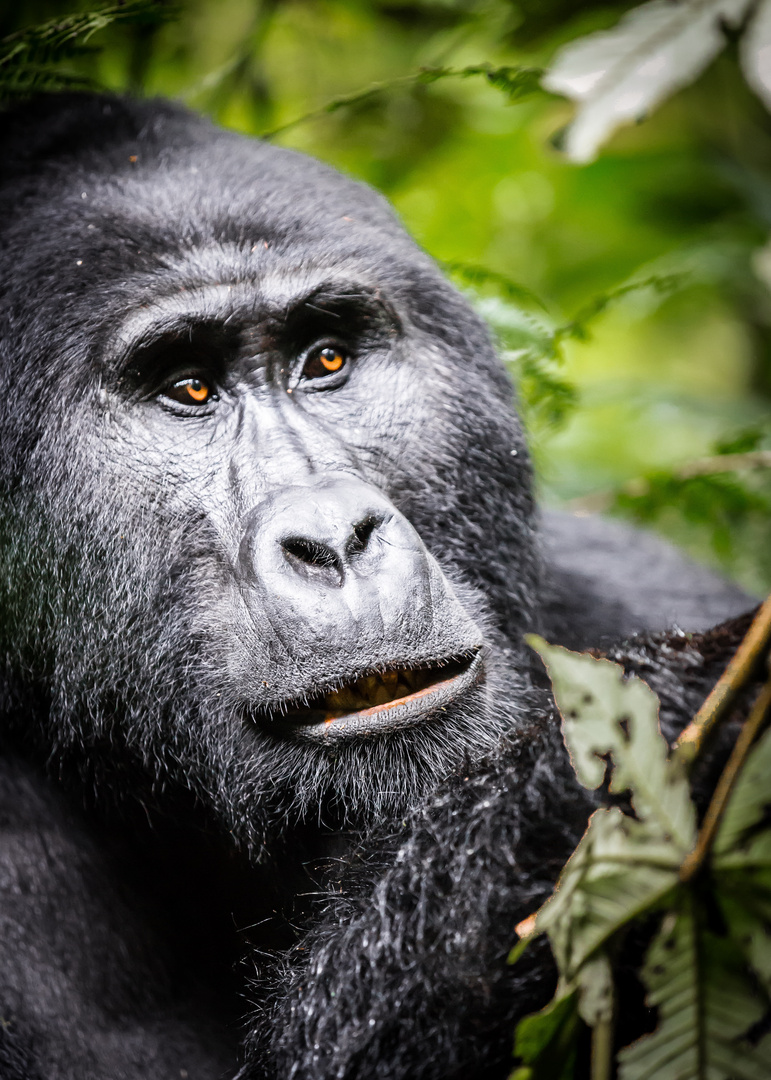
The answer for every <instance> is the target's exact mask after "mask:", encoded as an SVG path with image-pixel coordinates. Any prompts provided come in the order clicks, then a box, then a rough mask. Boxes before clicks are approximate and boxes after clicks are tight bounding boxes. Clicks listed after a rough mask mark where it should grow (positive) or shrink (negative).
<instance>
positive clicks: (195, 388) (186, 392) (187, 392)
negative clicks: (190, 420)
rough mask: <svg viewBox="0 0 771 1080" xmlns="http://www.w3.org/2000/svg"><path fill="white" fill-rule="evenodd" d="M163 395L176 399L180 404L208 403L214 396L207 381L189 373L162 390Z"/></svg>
mask: <svg viewBox="0 0 771 1080" xmlns="http://www.w3.org/2000/svg"><path fill="white" fill-rule="evenodd" d="M163 393H164V396H165V397H167V398H171V400H172V401H178V402H179V404H180V405H208V403H209V402H210V401H211V400H212V399H213V398H214V392H213V391H212V389H211V387H210V386H209V384H208V383H206V382H204V381H203V379H199V378H198V376H196V375H191V376H190V377H189V378H186V379H178V380H177V382H175V383H173V384H172V385H171V386H169V387H167V389H166V390H164V391H163Z"/></svg>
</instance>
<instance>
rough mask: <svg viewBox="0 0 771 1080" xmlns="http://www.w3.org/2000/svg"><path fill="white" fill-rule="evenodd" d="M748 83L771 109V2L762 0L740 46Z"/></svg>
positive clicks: (770, 0)
mask: <svg viewBox="0 0 771 1080" xmlns="http://www.w3.org/2000/svg"><path fill="white" fill-rule="evenodd" d="M739 55H740V56H741V62H742V69H743V71H744V74H745V76H746V79H747V82H748V83H749V84H750V86H751V87H752V89H753V90H754V91H755V92H756V94H757V95H758V96H759V97H760V99H761V100H762V101H763V103H764V104H765V106H766V108H768V109H771V0H760V3H759V4H758V6H757V8H756V10H755V14H754V15H753V16H752V19H751V20H750V25H749V26H748V28H747V30H746V32H745V33H744V35H743V37H742V41H741V45H740V51H739Z"/></svg>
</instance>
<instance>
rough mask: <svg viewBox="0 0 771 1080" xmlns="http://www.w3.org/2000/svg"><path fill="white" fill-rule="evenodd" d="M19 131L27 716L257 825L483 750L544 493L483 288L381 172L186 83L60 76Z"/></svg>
mask: <svg viewBox="0 0 771 1080" xmlns="http://www.w3.org/2000/svg"><path fill="white" fill-rule="evenodd" d="M5 128H6V131H5V134H4V135H3V136H2V137H0V144H1V145H2V156H1V157H0V160H2V161H3V162H5V164H4V165H3V166H2V172H1V173H0V222H2V224H1V225H0V243H1V244H2V246H1V248H0V290H1V291H2V294H3V295H4V298H5V299H4V303H3V311H2V314H0V398H1V399H2V400H1V401H0V431H2V434H1V435H0V440H2V445H1V446H0V450H2V462H1V463H0V479H1V481H2V489H1V494H2V506H3V512H2V521H1V522H0V533H1V535H0V542H1V543H2V560H3V563H2V582H1V583H0V613H1V615H2V627H1V628H0V635H1V637H0V642H1V644H2V655H3V657H4V663H5V670H6V696H7V698H8V703H7V704H8V709H9V710H10V711H11V712H12V713H13V715H15V716H16V718H17V727H18V730H19V731H21V732H22V733H26V735H27V737H30V738H34V739H35V740H36V741H37V742H38V743H39V744H40V749H41V751H42V752H43V753H44V754H46V755H47V756H49V757H50V758H51V760H53V761H55V762H57V763H58V767H60V768H64V767H65V765H64V763H66V762H67V761H69V760H72V761H75V762H77V764H78V767H79V769H80V770H81V771H84V770H85V771H90V770H93V769H96V768H98V769H99V770H100V771H101V772H102V773H105V772H106V773H107V774H108V775H109V776H110V777H111V778H112V780H111V783H110V784H107V785H106V786H107V787H108V788H112V789H113V790H115V791H116V792H119V791H120V790H121V789H122V788H125V787H127V786H128V785H129V781H127V780H126V777H128V776H131V777H132V779H131V781H130V785H131V786H132V790H135V788H136V783H137V781H136V779H135V778H136V775H137V773H141V774H142V775H144V776H146V777H147V778H148V781H149V782H152V783H153V784H154V786H155V789H156V793H157V792H160V791H162V790H163V789H165V788H166V787H167V786H169V785H174V784H181V785H184V786H185V787H187V788H188V789H191V790H192V791H193V792H194V793H195V794H196V795H197V796H198V797H199V798H200V799H202V800H203V801H204V802H205V803H206V804H207V805H208V806H210V807H211V808H212V810H213V811H214V812H215V813H216V814H217V815H218V816H219V818H220V820H221V822H222V823H223V824H224V825H225V826H226V827H227V828H228V829H229V830H230V831H232V832H233V833H234V834H235V835H236V836H237V837H238V838H239V839H240V840H241V841H242V842H245V843H247V844H248V845H249V846H254V845H259V844H261V843H265V842H266V838H267V836H268V834H269V832H270V830H271V828H273V827H283V826H285V824H286V822H287V821H291V820H302V819H305V818H309V817H312V818H319V819H326V820H335V821H338V822H339V821H340V820H352V819H353V820H357V821H362V820H366V819H370V818H372V817H375V816H378V815H381V814H383V813H386V812H391V811H394V810H400V809H401V808H402V807H404V806H405V805H406V804H407V803H408V802H409V801H411V800H412V799H414V798H415V796H416V795H417V794H418V793H419V792H421V791H423V790H425V788H426V787H427V786H428V785H431V784H433V783H435V782H436V781H437V780H438V779H440V778H441V777H442V776H444V775H446V774H447V773H448V772H450V771H451V770H452V769H454V768H458V767H459V766H461V765H462V764H463V763H464V762H465V761H467V760H475V759H478V758H479V757H481V756H482V755H484V754H485V753H487V752H488V751H490V750H491V749H492V747H493V746H494V744H495V742H496V740H497V739H498V737H499V736H500V734H501V732H502V730H503V729H504V728H505V727H509V726H510V725H511V724H512V723H513V722H514V721H515V720H516V717H517V711H518V706H517V690H518V689H519V688H520V681H519V678H518V676H517V671H518V669H519V667H520V665H521V660H520V652H519V649H520V646H519V639H520V636H521V632H522V630H523V629H524V628H525V627H526V626H527V624H528V621H529V618H530V612H531V608H532V602H533V591H534V578H535V560H534V556H533V541H532V504H531V498H530V487H529V466H528V463H527V455H526V451H525V448H524V446H523V442H522V437H521V433H520V429H519V426H518V423H517V420H516V417H515V414H514V411H513V407H512V403H511V397H512V394H511V388H510V386H509V384H508V381H507V380H506V378H505V375H504V373H503V371H502V369H501V367H500V366H499V364H498V362H497V361H496V359H495V357H494V354H493V352H492V350H491V347H490V344H489V341H488V338H487V336H486V333H485V331H484V329H483V327H482V326H481V325H480V324H479V322H478V321H477V320H476V318H475V317H474V316H473V315H472V314H471V312H470V311H469V309H468V308H467V306H466V305H465V303H464V302H463V301H462V299H461V298H460V297H459V296H458V295H457V294H456V293H455V292H454V291H453V290H452V289H451V288H450V287H449V286H448V285H447V284H446V283H445V282H444V281H443V280H442V279H441V277H440V276H439V275H438V273H437V271H436V269H435V267H434V266H433V264H432V263H431V262H430V260H428V259H427V258H426V257H425V256H424V255H423V254H422V253H421V252H420V251H419V250H418V249H417V248H416V247H415V246H414V245H413V244H412V243H411V241H410V240H409V239H408V238H407V237H406V236H405V234H404V233H403V231H402V230H401V228H400V227H399V225H398V223H397V222H396V221H395V220H394V217H393V215H392V213H391V212H390V211H389V209H388V208H387V206H386V205H385V204H384V203H383V201H382V200H381V199H380V198H379V197H378V196H377V195H375V194H374V193H373V192H372V191H370V190H369V189H367V188H365V187H363V186H361V185H359V184H356V183H354V182H352V181H349V180H346V179H344V178H342V177H341V176H339V175H338V174H336V173H334V172H333V171H332V170H330V169H328V168H326V167H324V166H322V165H320V164H319V163H317V162H314V161H311V160H308V159H305V158H303V157H301V156H299V155H296V154H294V153H292V152H290V151H285V150H280V149H276V148H273V147H270V146H266V145H264V144H260V143H256V142H252V141H248V140H245V139H242V138H239V137H236V136H233V135H230V134H227V133H224V132H219V131H216V130H215V129H213V128H212V127H211V126H209V125H208V124H207V123H205V122H204V121H201V120H199V119H196V118H195V117H192V116H190V115H189V114H187V113H185V112H182V111H180V110H175V109H173V108H172V107H170V106H159V105H158V104H157V103H155V104H152V105H140V104H127V103H122V102H118V101H114V100H111V99H104V98H91V97H77V96H73V97H67V98H59V99H48V100H45V99H44V100H42V101H40V102H38V103H36V104H33V105H31V106H28V107H26V109H25V110H23V111H22V112H20V113H16V114H14V115H13V116H11V117H10V118H6V119H5ZM30 132H33V133H34V134H33V135H30ZM504 686H505V688H506V692H505V694H504V693H503V691H502V687H504ZM32 710H34V713H35V716H36V719H35V720H34V722H33V721H32V720H31V719H30V714H31V712H32ZM30 732H34V733H35V734H34V736H33V735H30ZM100 786H101V787H102V788H104V787H105V782H104V780H102V781H100Z"/></svg>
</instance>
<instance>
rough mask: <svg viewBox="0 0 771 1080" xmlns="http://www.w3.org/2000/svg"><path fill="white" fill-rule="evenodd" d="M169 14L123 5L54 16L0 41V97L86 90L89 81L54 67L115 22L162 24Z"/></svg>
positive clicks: (130, 0)
mask: <svg viewBox="0 0 771 1080" xmlns="http://www.w3.org/2000/svg"><path fill="white" fill-rule="evenodd" d="M173 14H174V12H173V9H172V8H170V7H168V6H166V5H162V4H161V3H159V0H123V2H120V3H114V4H108V5H106V6H105V7H101V8H98V9H96V10H95V11H88V12H83V13H82V14H74V15H65V16H59V17H58V18H56V19H51V20H50V21H49V22H45V23H41V24H39V25H37V26H32V27H30V28H29V29H26V30H20V31H19V32H17V33H15V34H10V35H9V36H8V37H5V38H3V39H2V40H0V95H2V96H3V97H4V98H13V97H18V96H21V95H24V94H29V93H30V92H31V91H33V90H43V89H45V90H56V89H68V88H84V87H86V86H91V85H92V83H91V81H90V80H88V79H86V78H85V77H83V76H80V75H77V74H75V73H72V72H66V71H57V70H56V69H55V67H54V65H56V64H58V63H60V62H61V61H62V60H65V59H67V58H69V57H73V56H76V55H78V54H79V53H81V52H82V51H83V47H84V45H85V44H86V43H87V42H88V41H89V39H90V38H91V37H92V36H93V35H94V34H95V33H97V32H98V31H99V30H104V29H105V27H107V26H110V25H111V24H112V23H116V22H124V23H125V22H161V21H164V20H166V19H169V18H170V17H171V16H172V15H173Z"/></svg>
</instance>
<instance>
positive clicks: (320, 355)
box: [302, 345, 349, 379]
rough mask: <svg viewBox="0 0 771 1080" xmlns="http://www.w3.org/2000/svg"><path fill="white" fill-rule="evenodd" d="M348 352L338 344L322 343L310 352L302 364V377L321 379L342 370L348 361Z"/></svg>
mask: <svg viewBox="0 0 771 1080" xmlns="http://www.w3.org/2000/svg"><path fill="white" fill-rule="evenodd" d="M348 359H349V357H348V353H347V352H346V351H345V349H343V348H341V347H340V346H339V345H324V346H322V347H321V348H318V347H317V348H315V349H314V350H313V351H312V352H310V353H309V354H308V356H307V358H306V360H305V363H304V364H303V370H302V374H303V378H304V379H323V378H326V376H327V375H334V374H335V373H336V372H338V371H342V370H343V368H344V367H345V365H346V364H347V363H348Z"/></svg>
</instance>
